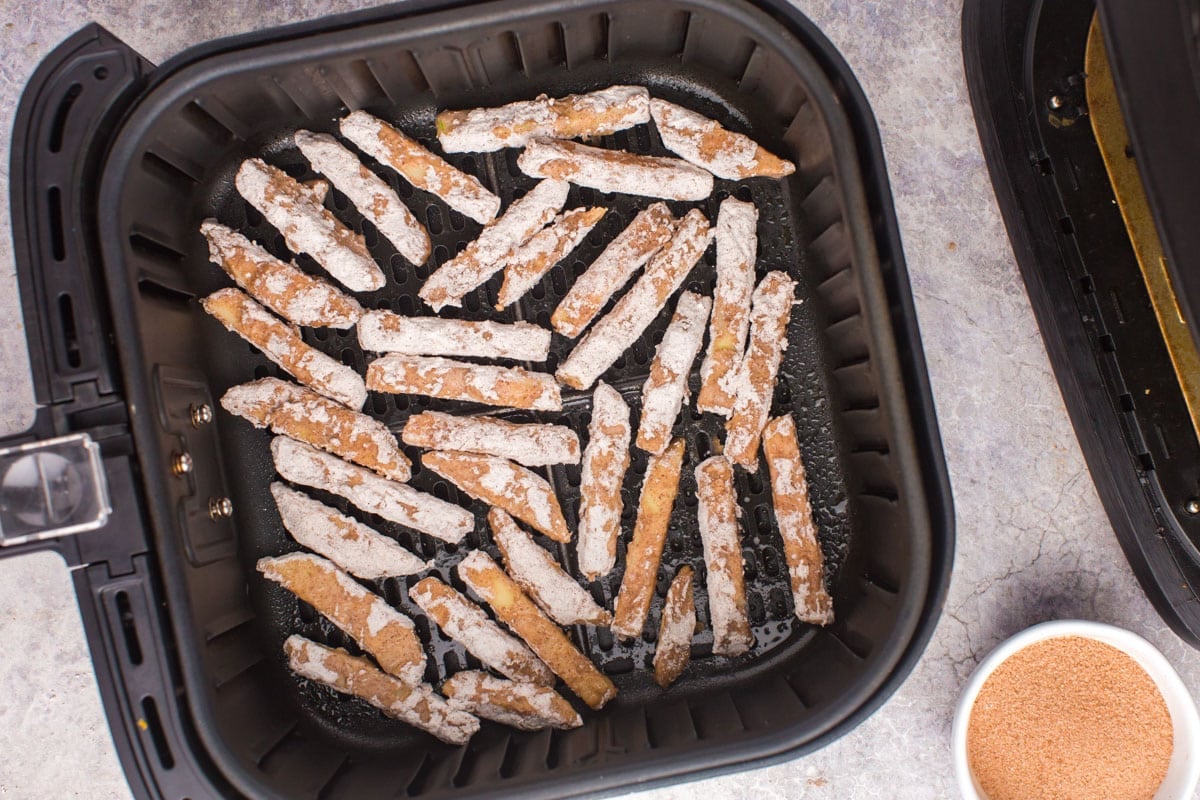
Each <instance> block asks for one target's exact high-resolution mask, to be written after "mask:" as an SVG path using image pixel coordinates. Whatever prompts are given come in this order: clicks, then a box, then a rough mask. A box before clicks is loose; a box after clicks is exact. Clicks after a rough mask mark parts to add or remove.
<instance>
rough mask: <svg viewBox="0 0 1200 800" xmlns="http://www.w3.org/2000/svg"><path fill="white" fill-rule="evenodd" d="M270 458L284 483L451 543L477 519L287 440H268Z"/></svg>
mask: <svg viewBox="0 0 1200 800" xmlns="http://www.w3.org/2000/svg"><path fill="white" fill-rule="evenodd" d="M271 455H272V457H273V458H274V461H275V471H276V472H278V473H279V474H280V476H281V477H283V478H284V479H285V480H289V481H291V482H292V483H299V484H302V485H304V486H311V487H312V488H314V489H320V490H321V491H325V492H332V493H334V494H338V495H341V496H342V497H344V498H346V499H347V500H349V501H350V502H351V503H353V504H354V505H355V506H357V507H358V508H361V509H362V510H363V511H367V512H370V513H372V514H377V515H379V516H381V517H383V518H384V519H386V520H389V521H391V522H396V523H398V524H400V525H404V526H405V527H408V528H412V529H413V530H417V531H420V532H421V533H427V534H429V535H430V536H436V537H437V538H439V539H441V540H443V541H446V542H450V543H451V544H457V543H458V542H460V541H462V538H463V536H465V535H466V534H468V533H470V532H471V531H472V530H473V529H474V528H475V516H474V515H473V514H472V513H471V512H470V511H467V510H466V509H465V508H462V507H461V506H457V505H455V504H453V503H447V502H446V501H445V500H439V499H438V498H436V497H434V496H433V495H431V494H426V493H425V492H421V491H418V490H416V489H414V488H413V487H411V486H409V485H408V484H405V483H399V482H397V481H391V480H388V479H387V478H382V477H380V476H379V475H376V474H375V473H374V472H371V471H370V470H369V469H366V468H365V467H360V466H358V465H356V464H351V463H350V462H348V461H343V460H342V459H340V458H338V457H337V456H335V455H331V454H329V453H324V452H322V451H320V450H317V449H316V448H315V447H312V446H310V445H307V444H304V443H303V442H300V441H297V440H295V439H291V438H289V437H287V436H276V437H275V438H274V439H272V440H271Z"/></svg>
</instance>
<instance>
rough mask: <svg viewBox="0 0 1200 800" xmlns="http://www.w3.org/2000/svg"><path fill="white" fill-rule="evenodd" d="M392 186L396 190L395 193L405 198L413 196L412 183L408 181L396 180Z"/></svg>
mask: <svg viewBox="0 0 1200 800" xmlns="http://www.w3.org/2000/svg"><path fill="white" fill-rule="evenodd" d="M392 186H393V188H394V189H395V190H396V194H398V195H400V197H401V198H403V199H405V200H407V199H408V198H410V197H412V196H413V185H412V184H411V183H409V182H408V181H398V182H397V183H394V184H392Z"/></svg>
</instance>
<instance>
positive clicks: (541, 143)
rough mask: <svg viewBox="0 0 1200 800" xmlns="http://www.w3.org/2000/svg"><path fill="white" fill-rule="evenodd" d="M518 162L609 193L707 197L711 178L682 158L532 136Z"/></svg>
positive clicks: (536, 173)
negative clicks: (533, 137) (606, 148)
mask: <svg viewBox="0 0 1200 800" xmlns="http://www.w3.org/2000/svg"><path fill="white" fill-rule="evenodd" d="M517 166H518V167H520V168H521V171H522V172H524V173H525V174H526V175H529V176H531V177H534V178H558V179H560V180H566V181H570V182H571V183H574V184H576V185H577V186H589V187H591V188H593V189H596V190H598V191H601V192H607V193H610V194H633V195H640V196H642V197H661V198H663V199H664V200H704V199H706V198H707V197H708V196H709V195H710V194H712V190H713V176H712V174H711V173H709V172H706V171H704V170H702V169H700V168H699V167H696V166H694V165H692V164H689V163H688V162H686V161H684V160H682V159H678V158H663V157H661V156H640V155H635V154H633V153H627V152H625V151H623V150H605V149H604V148H601V147H590V146H588V145H585V144H579V143H578V142H569V141H565V140H562V139H532V140H530V142H529V144H528V145H527V146H526V147H525V152H523V153H521V155H520V157H519V158H518V159H517Z"/></svg>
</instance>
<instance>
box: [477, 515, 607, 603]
mask: <svg viewBox="0 0 1200 800" xmlns="http://www.w3.org/2000/svg"><path fill="white" fill-rule="evenodd" d="M488 525H489V526H491V529H492V539H493V541H495V542H496V546H497V547H499V548H500V555H501V557H502V558H503V559H504V567H505V569H507V570H508V574H509V575H511V576H512V579H513V580H514V581H516V582H517V585H518V586H520V587H521V588H522V589H524V590H525V593H526V594H528V595H529V597H530V598H531V599H532V600H533V601H534V602H535V603H537V604H538V606H539V607H541V609H542V611H545V612H546V614H547V615H548V616H549V617H550V619H552V620H554V621H555V622H557V623H558V624H559V625H607V624H608V623H610V622H612V614H609V613H608V611H606V610H605V609H603V608H601V607H600V606H599V605H598V604H597V603H596V601H595V600H593V599H592V596H591V594H589V593H588V591H587V590H586V589H584V588H583V587H582V586H580V585H579V584H578V583H576V582H575V579H574V578H572V577H571V576H570V575H568V574H567V573H566V572H565V571H564V570H563V568H562V567H560V566H559V565H558V562H557V561H555V560H554V556H552V555H550V553H549V552H547V550H546V548H544V547H542V546H541V545H539V544H538V543H537V542H535V541H534V540H533V537H532V536H530V535H529V534H528V533H526V532H525V531H524V530H522V529H521V526H520V525H518V524H517V523H516V522H515V521H514V520H513V518H512V517H510V516H509V515H508V514H507V513H505V512H504V511H501V510H500V509H498V508H493V509H492V510H491V511H489V512H488Z"/></svg>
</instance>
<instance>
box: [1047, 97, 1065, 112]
mask: <svg viewBox="0 0 1200 800" xmlns="http://www.w3.org/2000/svg"><path fill="white" fill-rule="evenodd" d="M1050 107H1051V108H1053V109H1055V110H1058V109H1060V108H1062V107H1063V99H1062V98H1061V97H1059V96H1058V95H1052V96H1051V97H1050Z"/></svg>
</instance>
